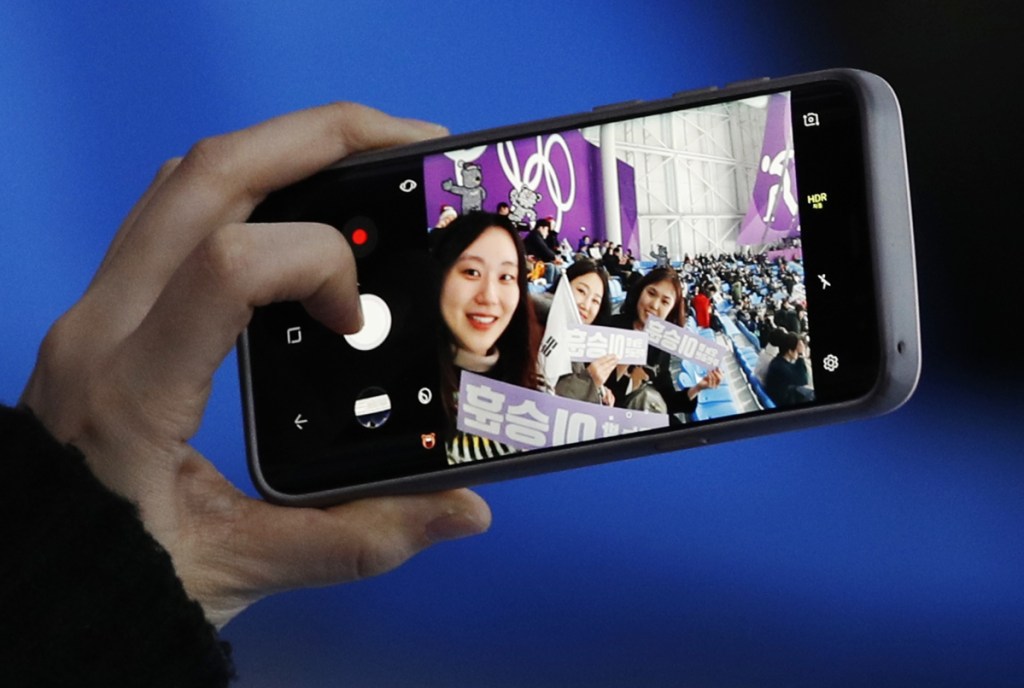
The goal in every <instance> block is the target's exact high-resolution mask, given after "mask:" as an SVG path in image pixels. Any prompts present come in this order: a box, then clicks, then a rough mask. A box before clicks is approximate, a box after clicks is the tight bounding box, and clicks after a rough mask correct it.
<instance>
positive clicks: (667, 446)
mask: <svg viewBox="0 0 1024 688" xmlns="http://www.w3.org/2000/svg"><path fill="white" fill-rule="evenodd" d="M707 445H708V441H707V438H704V437H674V438H672V439H668V440H662V441H660V442H658V443H657V444H655V445H654V450H655V452H656V453H660V452H670V451H678V450H680V449H696V448H697V447H706V446H707Z"/></svg>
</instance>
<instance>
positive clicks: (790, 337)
mask: <svg viewBox="0 0 1024 688" xmlns="http://www.w3.org/2000/svg"><path fill="white" fill-rule="evenodd" d="M778 340H779V341H778V344H776V346H778V347H779V355H780V356H781V355H783V354H787V353H789V352H790V351H793V350H794V349H796V347H797V346H799V345H800V336H799V335H797V334H794V333H792V332H789V331H787V330H782V334H780V335H778Z"/></svg>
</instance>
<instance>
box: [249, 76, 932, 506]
mask: <svg viewBox="0 0 1024 688" xmlns="http://www.w3.org/2000/svg"><path fill="white" fill-rule="evenodd" d="M826 81H832V82H838V83H842V84H846V85H848V86H849V87H850V88H851V92H852V93H853V94H854V96H855V98H856V101H857V106H858V108H859V110H860V113H861V117H860V122H861V127H860V129H861V132H860V133H861V138H862V146H863V150H864V155H863V158H864V161H865V178H866V185H865V189H864V192H865V213H866V221H867V224H868V226H869V227H870V229H871V231H870V232H869V235H868V236H869V244H870V250H871V252H872V257H873V262H874V268H875V269H874V270H873V275H872V280H873V285H872V286H873V289H874V290H875V293H876V294H881V295H886V298H885V299H884V303H882V301H883V299H877V301H878V302H879V307H878V308H876V313H877V331H878V346H879V354H880V358H879V367H878V374H877V376H876V378H875V380H874V384H873V385H872V386H871V387H870V389H869V390H868V391H867V392H866V393H865V394H863V395H861V396H860V397H858V398H854V399H849V400H847V401H841V402H833V403H829V404H823V405H815V406H807V407H800V408H794V409H779V410H775V411H773V412H772V413H771V414H770V415H756V416H736V417H731V418H729V419H727V420H726V421H723V422H718V423H710V424H697V425H694V426H687V427H685V428H684V429H681V430H676V431H665V432H660V433H658V434H654V435H637V436H625V437H619V438H616V439H614V440H610V441H605V442H604V443H603V444H600V445H594V444H591V443H588V444H584V445H574V446H565V447H558V448H549V449H545V450H543V451H539V452H530V453H524V454H516V455H512V456H509V457H505V458H503V459H501V460H499V461H488V462H480V463H471V464H462V465H458V466H451V467H448V468H446V469H444V470H439V471H436V472H431V473H417V474H414V475H409V476H405V477H400V478H392V479H387V480H380V481H375V482H372V483H365V484H359V485H352V486H345V487H333V488H328V489H323V490H316V491H310V492H305V493H302V494H292V493H286V492H281V491H280V490H278V489H275V488H274V486H272V485H271V484H270V482H269V481H268V480H267V479H266V476H265V475H264V471H263V470H262V466H261V463H260V459H259V451H258V444H257V438H256V428H255V413H256V411H255V400H254V395H253V389H252V377H251V358H250V342H249V335H248V331H246V332H244V333H243V334H242V336H241V337H240V340H239V357H238V360H239V368H240V379H241V382H242V391H243V395H242V399H243V409H244V416H245V426H246V442H247V446H248V449H249V452H248V453H249V465H250V471H251V474H252V476H253V480H254V483H255V484H256V486H257V488H258V489H259V490H260V492H261V493H262V494H263V495H264V496H266V497H267V498H268V499H270V500H272V501H275V502H279V503H285V504H295V505H306V506H323V505H328V504H333V503H338V502H340V501H345V500H349V499H355V498H359V497H365V496H371V495H377V494H388V493H408V492H425V491H434V490H439V489H447V488H450V487H454V486H461V485H471V484H478V483H482V482H491V481H497V480H504V479H508V478H513V477H520V476H524V475H530V474H536V473H539V472H548V471H555V470H564V469H568V468H576V467H581V466H585V465H592V464H596V463H603V462H607V461H614V460H620V459H623V458H629V457H635V456H639V455H644V454H656V453H662V452H667V451H674V450H678V449H684V448H689V447H697V446H704V445H708V444H713V443H717V442H721V441H726V440H731V439H740V438H744V437H751V436H756V435H759V434H766V433H769V432H780V431H785V430H792V429H796V428H800V427H807V426H809V425H817V424H820V423H824V422H836V421H842V420H848V419H852V418H858V417H864V416H869V415H876V414H879V413H884V412H887V411H891V410H894V409H895V408H897V407H898V406H900V405H901V404H902V403H903V402H905V401H906V399H907V398H909V396H910V395H911V394H912V393H913V390H914V388H915V386H916V384H917V379H918V377H919V374H920V343H919V342H920V337H919V325H918V312H917V290H916V279H915V267H914V250H913V236H912V231H911V214H910V202H909V190H908V185H907V175H906V159H905V155H904V147H903V132H902V123H901V118H900V113H899V105H898V102H897V100H896V97H895V95H894V94H893V92H892V89H891V88H890V87H889V86H888V84H886V83H885V81H884V80H882V79H881V78H880V77H878V76H875V75H873V74H870V73H866V72H861V71H857V70H829V71H823V72H816V73H812V74H806V75H798V76H795V77H786V78H782V79H774V80H770V81H755V82H747V83H743V84H736V85H733V86H728V87H725V88H722V89H714V90H709V89H701V90H698V91H691V92H687V93H682V94H677V95H675V96H673V97H672V98H668V99H665V100H660V101H653V102H650V103H627V104H621V105H616V106H611V107H605V108H600V109H599V110H598V111H597V112H594V113H587V114H580V115H572V116H568V117H560V118H553V119H548V120H543V121H538V122H531V123H527V124H522V125H514V126H511V127H504V128H500V129H492V130H488V131H484V132H478V133H473V134H464V135H458V136H453V137H449V138H447V139H444V140H442V141H437V140H435V141H429V142H424V143H421V144H416V145H413V146H407V147H403V148H401V149H391V150H385V151H373V152H368V153H362V154H358V155H354V156H351V157H350V158H346V159H345V160H343V161H341V162H340V163H339V164H338V165H336V166H335V167H334V168H332V169H345V168H349V167H354V166H363V165H372V164H375V163H380V162H386V161H389V160H394V159H397V158H404V157H406V156H422V155H427V154H431V153H437V152H441V151H444V150H452V149H457V148H462V147H468V146H470V145H472V144H474V143H477V142H480V141H484V140H507V139H515V138H519V137H522V136H527V135H531V134H533V133H535V132H537V131H539V130H549V129H551V130H554V129H571V128H578V127H583V126H590V125H594V124H601V123H604V122H609V121H613V120H618V119H622V118H626V117H628V118H632V117H642V116H645V115H648V114H654V113H657V112H660V111H664V110H667V109H673V108H680V107H694V106H697V105H709V104H713V103H716V102H721V101H725V100H732V99H735V98H742V97H750V96H754V95H761V94H765V93H770V92H776V91H783V90H788V89H791V88H793V87H798V86H801V85H805V84H814V83H817V82H826ZM798 164H799V163H798ZM798 174H799V173H798ZM766 421H767V422H766Z"/></svg>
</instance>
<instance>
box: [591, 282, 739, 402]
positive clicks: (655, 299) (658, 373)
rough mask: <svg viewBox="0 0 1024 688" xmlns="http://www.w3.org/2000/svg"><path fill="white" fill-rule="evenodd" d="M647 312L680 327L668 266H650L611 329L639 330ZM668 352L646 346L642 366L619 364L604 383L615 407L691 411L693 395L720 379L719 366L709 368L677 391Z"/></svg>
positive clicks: (678, 291)
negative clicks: (653, 267)
mask: <svg viewBox="0 0 1024 688" xmlns="http://www.w3.org/2000/svg"><path fill="white" fill-rule="evenodd" d="M652 316H654V317H658V318H661V319H663V320H665V321H667V322H669V323H671V324H673V325H678V326H680V327H682V326H683V325H684V324H685V322H686V301H685V299H684V298H683V288H682V285H681V284H680V282H679V275H678V273H677V272H676V271H675V270H674V269H673V268H671V267H662V268H655V269H653V270H651V271H650V272H649V273H647V274H646V275H644V276H643V277H642V278H641V279H640V280H639V281H637V283H636V284H635V285H633V287H632V288H631V289H630V290H629V292H628V293H627V295H626V300H625V301H624V302H623V304H622V310H621V311H620V312H619V314H618V315H615V316H613V317H612V319H611V324H612V325H613V326H614V327H621V328H623V329H634V330H643V329H644V328H645V327H646V326H647V321H648V319H649V318H651V317H652ZM670 360H671V355H670V354H669V353H668V352H665V351H662V350H661V349H658V348H655V347H653V346H649V347H648V348H647V365H645V366H618V367H617V368H616V369H615V371H614V372H612V375H611V377H610V378H609V379H608V381H607V382H606V383H605V385H606V386H607V387H609V388H610V389H611V390H612V393H613V394H614V395H615V400H616V402H615V405H616V406H621V407H624V408H637V409H639V410H643V411H650V412H654V413H668V414H670V416H671V417H673V418H674V417H675V414H677V413H692V412H693V411H694V409H696V408H697V395H698V394H699V393H700V392H701V390H704V389H712V388H715V387H718V385H719V384H720V383H721V382H722V372H721V371H720V370H719V369H717V368H716V369H714V370H712V371H710V372H709V373H708V374H707V375H705V376H704V377H702V378H701V379H700V380H698V381H697V384H695V385H693V386H691V387H688V388H687V389H684V390H677V389H676V388H675V385H674V383H673V381H672V374H671V372H670V371H669V362H670Z"/></svg>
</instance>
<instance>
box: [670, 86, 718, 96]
mask: <svg viewBox="0 0 1024 688" xmlns="http://www.w3.org/2000/svg"><path fill="white" fill-rule="evenodd" d="M717 90H718V87H717V86H705V87H704V88H693V89H690V90H689V91H678V92H676V93H673V94H672V97H673V98H685V97H687V96H699V95H702V94H704V93H714V92H715V91H717Z"/></svg>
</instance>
